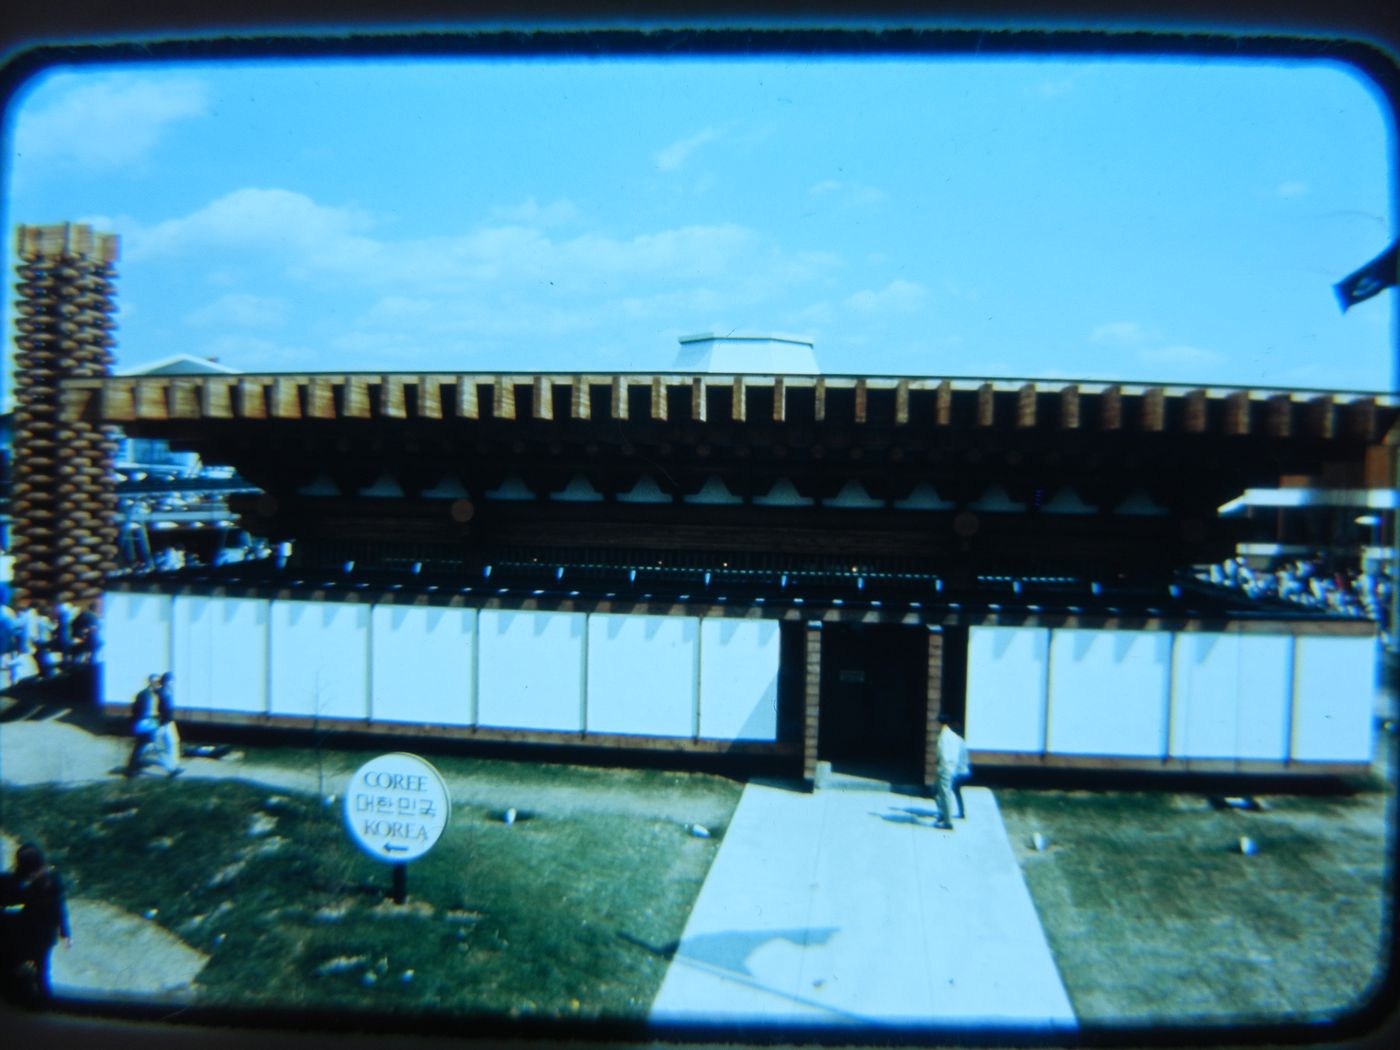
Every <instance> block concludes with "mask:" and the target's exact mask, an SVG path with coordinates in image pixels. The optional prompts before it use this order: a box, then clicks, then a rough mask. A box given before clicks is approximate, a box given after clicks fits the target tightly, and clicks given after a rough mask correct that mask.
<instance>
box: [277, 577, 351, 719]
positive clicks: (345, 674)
mask: <svg viewBox="0 0 1400 1050" xmlns="http://www.w3.org/2000/svg"><path fill="white" fill-rule="evenodd" d="M271 615H272V629H271V635H272V640H271V650H272V652H271V660H272V674H271V680H272V697H271V709H272V713H273V714H277V715H300V716H303V717H307V718H367V717H368V716H369V607H368V606H365V605H352V604H350V603H348V602H298V601H274V602H273V603H272V612H271Z"/></svg>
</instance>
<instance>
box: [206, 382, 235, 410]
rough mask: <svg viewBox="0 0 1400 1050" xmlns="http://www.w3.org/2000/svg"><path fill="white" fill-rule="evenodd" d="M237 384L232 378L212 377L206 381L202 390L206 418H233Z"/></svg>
mask: <svg viewBox="0 0 1400 1050" xmlns="http://www.w3.org/2000/svg"><path fill="white" fill-rule="evenodd" d="M237 383H238V380H236V379H234V378H232V377H231V376H229V377H226V376H210V377H209V378H207V379H205V380H204V382H203V384H202V387H203V389H202V390H201V394H202V400H203V405H202V407H203V409H204V418H206V419H232V418H233V388H234V386H235V385H237Z"/></svg>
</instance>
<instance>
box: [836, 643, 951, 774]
mask: <svg viewBox="0 0 1400 1050" xmlns="http://www.w3.org/2000/svg"><path fill="white" fill-rule="evenodd" d="M927 704H928V632H927V631H926V630H925V629H924V628H922V627H900V626H890V625H885V624H827V625H826V626H825V627H824V628H823V630H822V667H821V718H820V722H819V727H820V728H819V730H818V737H817V754H818V757H819V758H822V759H825V760H826V761H829V762H830V763H831V766H832V769H833V770H835V771H836V772H840V773H850V774H854V775H860V776H871V777H878V778H880V779H884V780H890V781H893V782H896V783H907V784H913V783H917V782H918V781H919V778H920V775H921V772H920V768H921V767H920V763H921V761H922V758H923V751H924V735H925V728H926V719H925V712H926V708H927Z"/></svg>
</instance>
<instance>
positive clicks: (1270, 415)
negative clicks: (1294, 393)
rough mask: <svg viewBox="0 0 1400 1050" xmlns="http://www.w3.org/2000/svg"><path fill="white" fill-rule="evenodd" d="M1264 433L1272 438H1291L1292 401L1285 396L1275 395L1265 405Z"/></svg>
mask: <svg viewBox="0 0 1400 1050" xmlns="http://www.w3.org/2000/svg"><path fill="white" fill-rule="evenodd" d="M1265 419H1266V423H1265V426H1266V433H1267V434H1268V435H1269V437H1272V438H1286V437H1292V436H1293V399H1292V398H1291V397H1289V396H1288V395H1287V394H1275V395H1274V396H1273V397H1271V398H1269V400H1268V402H1267V404H1266V412H1265Z"/></svg>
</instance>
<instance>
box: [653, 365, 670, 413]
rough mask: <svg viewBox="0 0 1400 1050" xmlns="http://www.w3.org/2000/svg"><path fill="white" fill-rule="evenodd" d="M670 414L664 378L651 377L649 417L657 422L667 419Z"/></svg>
mask: <svg viewBox="0 0 1400 1050" xmlns="http://www.w3.org/2000/svg"><path fill="white" fill-rule="evenodd" d="M669 414H670V409H669V406H668V405H667V404H666V380H665V379H663V378H662V377H661V376H652V377H651V418H652V419H653V420H655V421H657V422H659V423H665V422H667V421H668V417H669Z"/></svg>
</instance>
